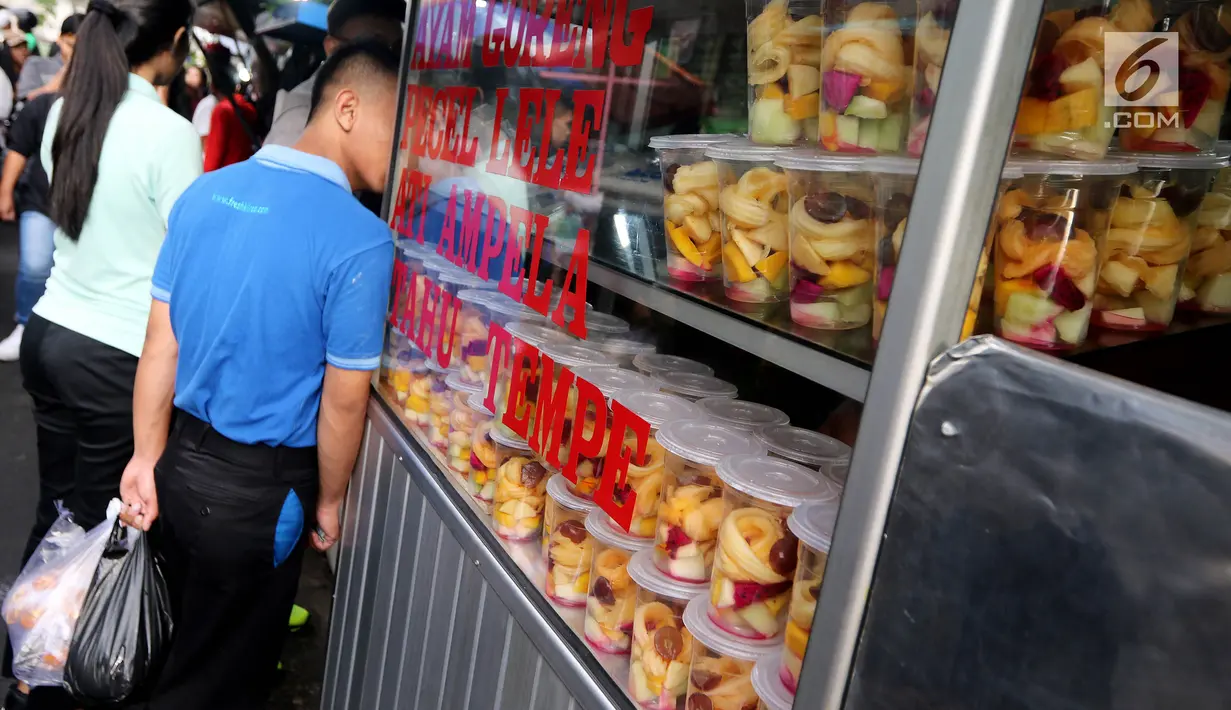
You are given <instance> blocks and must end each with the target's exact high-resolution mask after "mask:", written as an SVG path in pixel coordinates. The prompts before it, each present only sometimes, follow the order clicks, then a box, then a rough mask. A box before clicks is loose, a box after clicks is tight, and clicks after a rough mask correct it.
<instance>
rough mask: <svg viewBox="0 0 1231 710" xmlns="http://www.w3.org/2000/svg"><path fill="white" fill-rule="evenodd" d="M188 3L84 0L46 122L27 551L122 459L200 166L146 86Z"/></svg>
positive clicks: (189, 133)
mask: <svg viewBox="0 0 1231 710" xmlns="http://www.w3.org/2000/svg"><path fill="white" fill-rule="evenodd" d="M194 10H195V8H194V6H193V3H192V1H191V0H91V1H90V3H89V7H88V10H87V13H86V17H85V20H84V21H83V22H82V24H81V26H80V29H79V30H78V33H77V45H76V51H75V53H74V56H73V60H72V62H71V64H70V66H69V69H68V73H67V75H66V78H65V84H64V88H63V91H62V94H63V97H64V98H62V99H61V100H60V101H58V102H57V103H56V105H55V106H54V107H53V108H52V109H51V113H50V114H49V116H48V119H47V128H46V131H45V133H44V134H43V146H42V159H43V165H44V166H45V167H46V169H47V173H48V176H49V177H50V178H51V214H50V216H51V218H52V221H54V222H55V223H56V224H57V225H58V226H59V229H58V230H57V231H56V236H55V246H56V254H55V263H54V265H53V267H52V270H51V277H50V278H49V279H48V281H47V291H46V293H45V294H44V295H43V297H42V299H40V300H39V302H38V304H36V305H35V307H34V313H33V315H32V316H31V319H30V324H29V326H28V328H27V330H26V333H25V336H24V337H23V342H22V347H21V370H22V377H23V380H24V384H25V387H26V391H28V392H29V393H30V396H31V398H32V399H33V400H34V415H35V420H36V423H37V424H38V449H39V477H40V495H39V503H38V512H37V516H36V522H35V525H34V529H33V530H32V531H31V534H30V540H29V544H28V546H27V549H26V553H27V557H28V556H29V554H31V552H32V551H33V549H34V548H35V547H36V546H37V544H38V541H39V540H40V539H41V538H42V536H43V535H44V534H45V532H46V530H47V528H48V526H50V524H51V523H52V522H53V521H54V520H55V518H56V511H55V507H54V501H56V500H64V501H65V504H66V505H67V507H68V509H69V510H71V511H72V513H73V515H74V517H75V519H76V521H77V523H79V524H81V525H83V526H85V527H86V528H89V527H92V526H94V525H96V524H97V523H99V522H100V521H101V520H103V519H104V518H105V513H106V506H107V502H108V500H110V499H111V498H112V497H118V496H119V485H120V476H121V474H122V473H123V471H124V466H125V465H126V464H127V463H128V460H129V458H130V457H131V456H132V451H133V431H132V401H133V382H134V378H135V376H136V371H137V358H138V357H139V356H140V355H141V346H142V343H143V341H144V337H145V325H146V321H147V320H148V318H149V308H150V277H151V275H152V274H153V272H154V263H155V261H156V260H157V258H158V252H159V249H160V247H161V246H162V242H163V239H164V237H165V236H166V230H167V220H168V218H169V216H170V214H171V208H172V207H173V206H174V204H175V201H176V199H178V198H179V196H180V193H182V192H183V191H184V189H185V188H187V187H188V185H189V184H190V183H191V182H192V181H193V180H195V179H196V178H197V177H198V176H199V175H200V173H201V167H202V161H201V140H200V138H199V137H198V136H197V133H196V131H195V130H193V128H192V124H191V123H189V122H188V121H187V120H186V119H184V118H182V117H181V116H179V115H178V114H176V113H175V112H174V111H172V110H171V109H169V108H167V107H166V106H164V105H162V103H161V102H160V101H159V98H158V93H157V90H156V89H155V88H154V87H156V86H159V85H165V84H169V83H170V82H171V80H172V78H173V77H174V76H175V75H176V73H177V72H178V71H179V69H180V67H181V66H182V65H183V63H184V59H185V58H186V57H187V55H188V42H189V34H190V32H191V23H192V16H193V12H194ZM40 692H41V691H40ZM38 695H39V694H35V695H34V696H33V697H32V700H37V698H38ZM5 707H10V705H9V704H8V701H6V703H5ZM31 707H34V704H32V705H31Z"/></svg>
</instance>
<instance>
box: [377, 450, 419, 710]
mask: <svg viewBox="0 0 1231 710" xmlns="http://www.w3.org/2000/svg"><path fill="white" fill-rule="evenodd" d="M403 475H404V474H403ZM429 510H430V509H429V508H428V507H427V502H426V501H425V500H424V499H423V494H422V493H420V492H419V489H418V488H417V487H415V486H414V485H411V484H410V478H409V477H407V496H406V514H405V515H404V516H403V518H402V544H401V549H400V552H399V561H398V574H397V580H396V582H395V583H394V594H393V613H392V614H391V615H390V617H389V647H388V650H387V652H386V653H385V665H384V667H383V668H382V669H381V670H380V672H381V673H383V674H384V676H385V682H384V683H382V684H381V686H380V694H379V696H378V697H377V699H376V705H375V706H374V707H378V708H394V707H397V703H398V692H399V690H400V688H401V687H402V684H403V683H404V682H405V680H406V675H405V674H404V673H403V672H402V669H403V668H404V667H405V665H404V664H405V659H406V649H407V646H408V644H407V643H406V639H407V630H408V629H409V627H410V619H411V616H412V613H413V606H414V603H413V599H412V593H413V592H414V588H415V572H416V569H417V565H416V563H417V560H418V559H419V557H420V555H419V544H420V540H421V538H422V534H423V532H422V531H423V524H424V522H423V521H424V518H425V517H426V515H425V514H426V513H427V512H428V511H429Z"/></svg>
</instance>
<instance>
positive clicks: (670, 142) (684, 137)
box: [650, 133, 739, 150]
mask: <svg viewBox="0 0 1231 710" xmlns="http://www.w3.org/2000/svg"><path fill="white" fill-rule="evenodd" d="M738 139H739V136H737V135H735V134H733V133H683V134H680V135H676V136H654V137H652V138H650V147H651V148H655V149H658V150H679V149H681V148H708V147H709V146H711V145H714V144H715V143H728V142H730V141H733V140H738Z"/></svg>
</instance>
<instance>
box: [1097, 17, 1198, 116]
mask: <svg viewBox="0 0 1231 710" xmlns="http://www.w3.org/2000/svg"><path fill="white" fill-rule="evenodd" d="M1103 54H1104V58H1105V65H1104V66H1106V68H1107V70H1106V72H1105V74H1104V77H1103V102H1104V103H1105V104H1106V105H1107V106H1116V107H1121V110H1117V111H1116V112H1115V113H1113V114H1112V120H1111V121H1110V122H1108V123H1107V124H1106V127H1108V128H1110V127H1111V126H1113V125H1114V126H1115V127H1116V128H1133V127H1135V128H1162V127H1167V126H1173V127H1174V126H1180V125H1182V124H1181V123H1180V121H1181V119H1180V114H1179V112H1178V111H1174V112H1170V113H1168V112H1159V111H1153V110H1146V109H1154V108H1160V107H1167V106H1179V105H1180V36H1179V34H1178V33H1176V32H1108V33H1106V34H1105V35H1104V42H1103ZM1134 109H1138V110H1134Z"/></svg>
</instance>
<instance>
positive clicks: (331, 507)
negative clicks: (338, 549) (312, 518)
mask: <svg viewBox="0 0 1231 710" xmlns="http://www.w3.org/2000/svg"><path fill="white" fill-rule="evenodd" d="M341 510H342V505H341V504H340V503H333V504H331V503H321V504H320V505H318V506H316V530H313V531H312V535H311V537H312V547H315V548H316V549H318V550H320V551H321V552H324V551H326V550H328V549H329V548H331V547H333V546H334V545H336V544H337V542H338V540H339V539H340V538H341V537H342V523H341Z"/></svg>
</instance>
